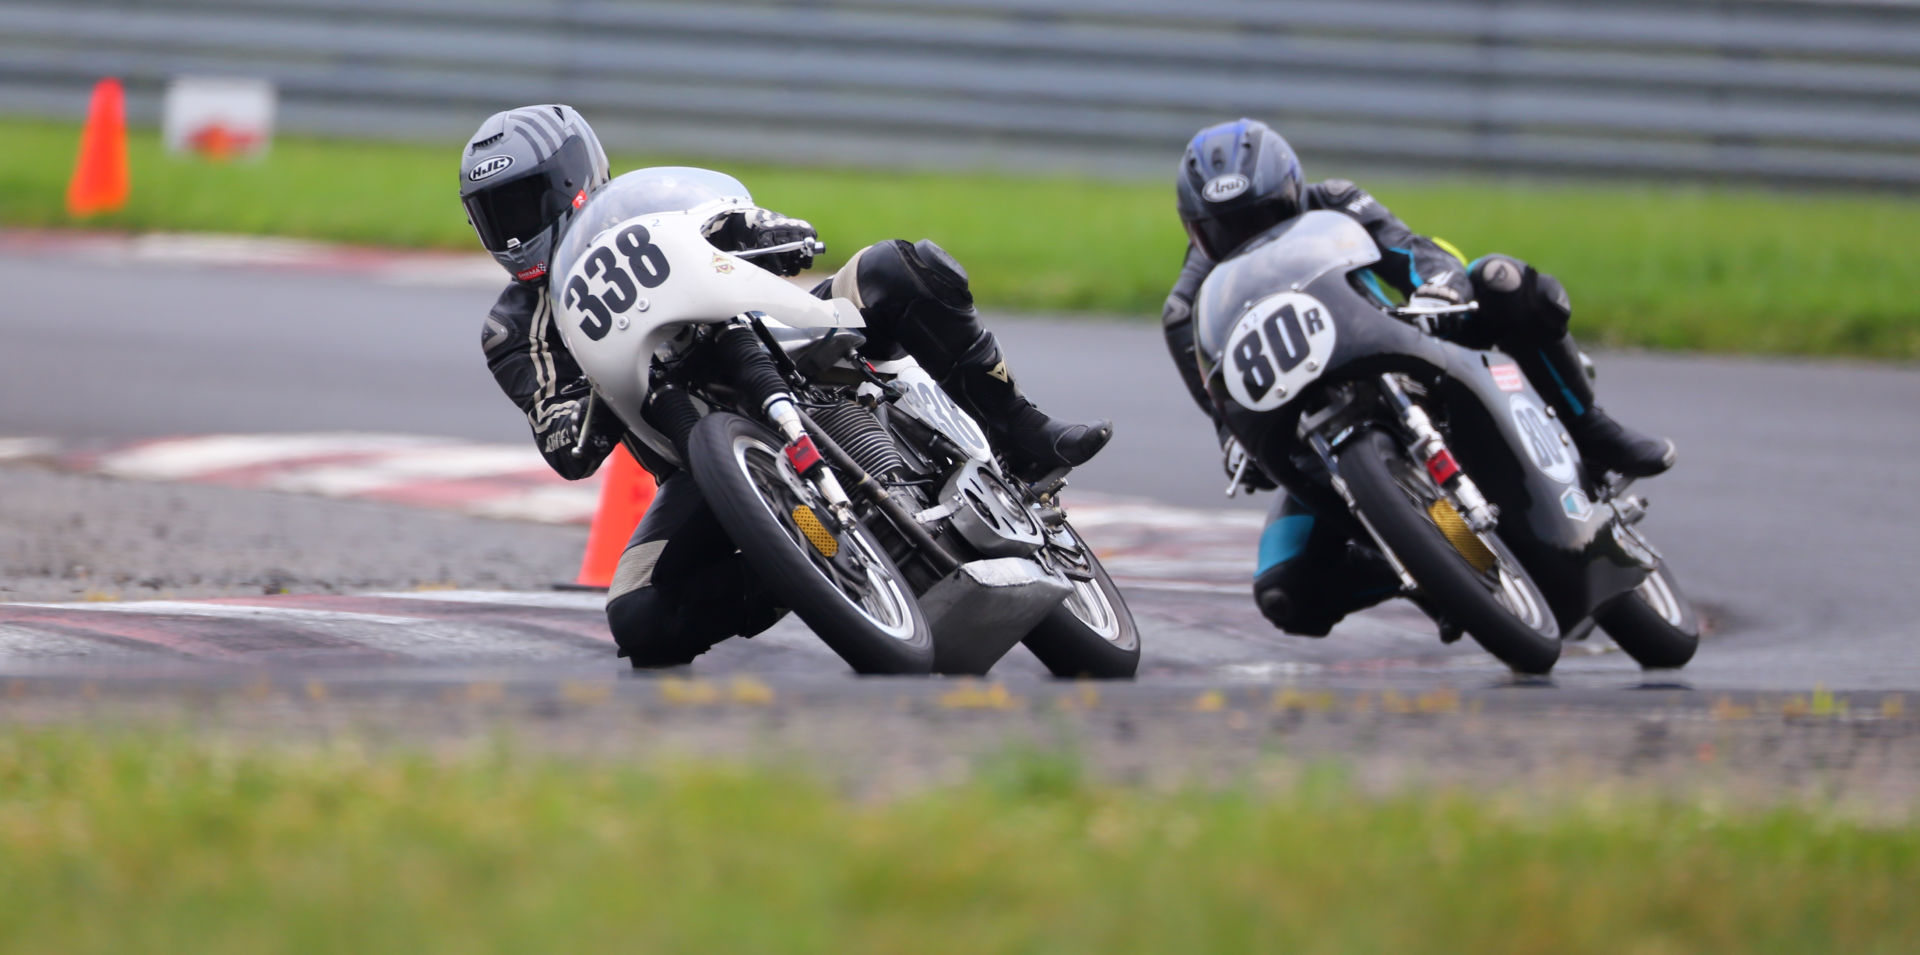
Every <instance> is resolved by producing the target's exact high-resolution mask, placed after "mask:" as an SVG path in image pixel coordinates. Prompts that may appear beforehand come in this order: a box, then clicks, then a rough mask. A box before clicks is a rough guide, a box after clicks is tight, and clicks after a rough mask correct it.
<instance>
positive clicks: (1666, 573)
mask: <svg viewBox="0 0 1920 955" xmlns="http://www.w3.org/2000/svg"><path fill="white" fill-rule="evenodd" d="M1594 619H1596V620H1598V621H1599V623H1600V628H1601V629H1602V630H1605V631H1606V632H1607V636H1609V637H1612V638H1613V642H1614V643H1617V644H1619V645H1620V649H1622V650H1625V651H1626V652H1627V656H1630V657H1632V658H1633V659H1634V660H1635V661H1637V662H1638V663H1639V664H1640V665H1641V666H1643V667H1646V668H1647V669H1649V670H1663V669H1665V670H1670V669H1674V668H1677V667H1683V666H1686V665H1687V662H1688V661H1689V660H1692V659H1693V654H1694V651H1696V650H1698V649H1700V617H1699V615H1698V614H1696V613H1694V612H1693V602H1692V601H1690V600H1688V599H1687V595H1686V594H1685V593H1683V592H1681V590H1680V584H1679V582H1678V581H1676V580H1674V578H1673V571H1671V570H1669V569H1668V568H1667V564H1666V562H1665V561H1661V562H1660V566H1658V567H1656V568H1654V570H1653V573H1651V574H1648V575H1647V579H1646V580H1643V581H1641V582H1640V586H1638V587H1635V588H1633V590H1632V591H1630V592H1628V593H1626V594H1623V595H1621V597H1620V598H1619V599H1618V600H1615V601H1614V602H1613V603H1611V604H1608V605H1607V607H1606V609H1604V610H1602V611H1600V612H1599V613H1597V614H1595V615H1594Z"/></svg>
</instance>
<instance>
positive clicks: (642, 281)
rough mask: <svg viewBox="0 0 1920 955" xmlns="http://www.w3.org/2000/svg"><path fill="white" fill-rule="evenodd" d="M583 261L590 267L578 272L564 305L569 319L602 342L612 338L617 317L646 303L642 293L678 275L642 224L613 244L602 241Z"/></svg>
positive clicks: (628, 229)
mask: <svg viewBox="0 0 1920 955" xmlns="http://www.w3.org/2000/svg"><path fill="white" fill-rule="evenodd" d="M582 261H583V262H584V263H585V265H584V267H580V268H576V269H575V274H574V276H573V278H572V280H571V281H569V282H567V286H566V290H565V292H563V293H562V295H561V299H560V304H561V306H562V307H563V308H565V309H566V316H567V318H568V320H570V321H574V322H576V323H577V324H578V325H579V326H580V331H581V332H582V333H583V334H585V335H586V336H587V338H588V339H589V340H591V341H596V342H597V341H599V340H600V339H602V338H605V337H607V332H608V331H609V330H611V329H612V328H613V318H614V316H615V315H622V314H625V313H626V312H627V310H628V309H631V308H633V307H634V305H636V304H638V303H639V302H640V289H654V288H659V287H660V284H661V283H662V282H665V281H666V280H667V276H668V275H670V274H672V268H671V266H670V265H669V264H668V263H667V257H666V253H664V252H662V251H661V249H660V247H659V246H657V245H655V244H653V236H652V235H651V234H649V233H648V232H647V227H646V226H643V225H638V224H636V225H630V226H627V227H626V228H625V229H622V230H620V233H619V234H618V235H616V236H614V237H613V239H612V240H611V241H609V240H607V239H605V238H601V239H600V240H598V242H597V243H596V244H595V245H594V246H593V248H592V251H591V252H588V253H587V255H586V256H585V258H584V259H583V260H582ZM621 327H623V328H624V327H626V326H624V325H623V326H621Z"/></svg>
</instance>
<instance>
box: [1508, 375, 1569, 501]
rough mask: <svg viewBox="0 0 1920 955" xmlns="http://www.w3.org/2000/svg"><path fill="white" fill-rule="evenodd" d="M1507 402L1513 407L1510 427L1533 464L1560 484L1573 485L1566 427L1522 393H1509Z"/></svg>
mask: <svg viewBox="0 0 1920 955" xmlns="http://www.w3.org/2000/svg"><path fill="white" fill-rule="evenodd" d="M1507 404H1508V407H1510V408H1511V409H1512V410H1513V427H1514V429H1515V430H1517V431H1519V432H1520V444H1521V446H1522V447H1524V448H1526V451H1527V458H1528V459H1529V460H1531V461H1532V462H1533V466H1534V467H1536V468H1539V469H1540V473H1541V474H1544V475H1546V476H1547V477H1550V478H1552V479H1554V480H1556V481H1559V482H1560V483H1561V484H1572V483H1573V477H1574V474H1573V452H1572V450H1571V449H1572V442H1571V441H1570V440H1569V439H1568V438H1567V432H1566V429H1565V428H1562V427H1560V423H1559V422H1558V421H1555V420H1553V419H1552V418H1549V417H1547V413H1546V411H1545V410H1543V409H1542V408H1541V407H1540V403H1539V402H1537V401H1535V400H1533V399H1532V398H1531V397H1529V396H1527V395H1525V394H1517V395H1510V396H1508V398H1507Z"/></svg>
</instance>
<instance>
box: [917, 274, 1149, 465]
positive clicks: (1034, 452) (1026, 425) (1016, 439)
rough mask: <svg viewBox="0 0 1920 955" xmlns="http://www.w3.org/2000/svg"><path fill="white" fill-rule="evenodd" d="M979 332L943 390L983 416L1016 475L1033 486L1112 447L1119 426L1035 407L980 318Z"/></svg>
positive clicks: (976, 323) (944, 381)
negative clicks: (1060, 415) (1037, 480)
mask: <svg viewBox="0 0 1920 955" xmlns="http://www.w3.org/2000/svg"><path fill="white" fill-rule="evenodd" d="M969 311H971V310H969ZM973 326H974V328H975V329H976V330H978V337H977V338H976V339H975V340H974V343H973V344H972V346H970V347H969V348H967V350H966V351H965V352H962V353H961V355H960V358H959V360H958V361H955V362H954V364H953V368H952V369H951V370H950V371H949V372H948V373H947V374H946V375H945V376H944V377H942V378H941V379H940V385H941V387H943V388H945V389H946V391H947V393H948V394H949V395H952V396H953V397H954V399H955V400H957V401H959V402H960V403H961V404H962V405H965V406H967V407H969V408H971V409H972V410H973V411H974V412H975V413H976V414H978V415H979V417H980V421H981V423H982V424H984V425H985V426H986V427H987V430H988V431H990V432H992V433H993V436H994V437H995V438H996V439H997V440H996V443H997V444H998V445H999V447H1000V449H1001V451H1002V452H1004V453H1005V454H1006V456H1007V458H1008V460H1009V462H1010V463H1011V464H1012V465H1013V469H1014V472H1015V473H1016V474H1018V475H1019V476H1020V477H1022V478H1026V479H1028V480H1033V479H1035V478H1039V477H1041V476H1042V475H1045V474H1048V473H1050V472H1053V471H1058V470H1060V469H1062V468H1075V467H1079V466H1080V465H1082V464H1085V463H1087V462H1088V461H1090V460H1092V459H1093V456H1094V455H1095V454H1098V453H1099V452H1100V449H1101V448H1104V447H1106V445H1107V441H1108V439H1110V438H1112V437H1113V422H1111V421H1107V420H1105V419H1101V420H1098V421H1088V422H1075V421H1062V420H1060V419H1059V418H1055V417H1052V416H1050V415H1048V414H1047V413H1046V412H1044V411H1041V410H1040V409H1039V408H1037V407H1035V406H1034V404H1033V402H1032V401H1031V400H1029V399H1028V398H1027V396H1026V395H1024V394H1022V393H1021V392H1020V386H1019V385H1016V384H1014V381H1013V375H1012V374H1011V373H1009V372H1008V371H1007V362H1006V359H1005V357H1003V356H1002V355H1001V354H1000V345H999V343H998V342H996V341H994V338H993V334H992V333H991V332H988V331H986V330H984V329H980V328H979V320H978V319H977V318H975V319H973Z"/></svg>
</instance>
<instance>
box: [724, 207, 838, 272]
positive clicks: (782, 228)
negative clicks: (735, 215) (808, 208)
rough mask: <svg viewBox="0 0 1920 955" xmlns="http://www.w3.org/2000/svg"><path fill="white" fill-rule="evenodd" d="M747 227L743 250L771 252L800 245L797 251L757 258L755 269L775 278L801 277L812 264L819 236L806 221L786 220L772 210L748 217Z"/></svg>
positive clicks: (755, 259) (765, 210)
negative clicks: (783, 246) (756, 267)
mask: <svg viewBox="0 0 1920 955" xmlns="http://www.w3.org/2000/svg"><path fill="white" fill-rule="evenodd" d="M744 226H745V229H746V241H745V242H744V243H743V244H742V248H743V249H771V248H773V247H775V246H781V245H789V244H792V243H795V242H798V243H800V247H799V248H797V249H789V250H788V251H785V252H774V253H772V254H769V255H761V256H755V257H754V258H753V263H754V264H755V265H758V266H760V267H761V268H763V269H766V270H767V271H769V272H772V273H773V274H775V275H799V274H800V273H801V272H803V271H805V270H806V268H807V267H808V266H810V265H812V264H813V245H814V242H815V241H816V240H818V239H819V237H820V234H819V233H818V232H815V231H814V228H813V224H812V223H809V222H808V221H806V220H805V219H795V218H792V217H790V216H783V215H781V214H780V213H778V212H774V211H772V210H770V209H755V210H753V211H752V212H749V213H747V217H746V222H745V223H744Z"/></svg>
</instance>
